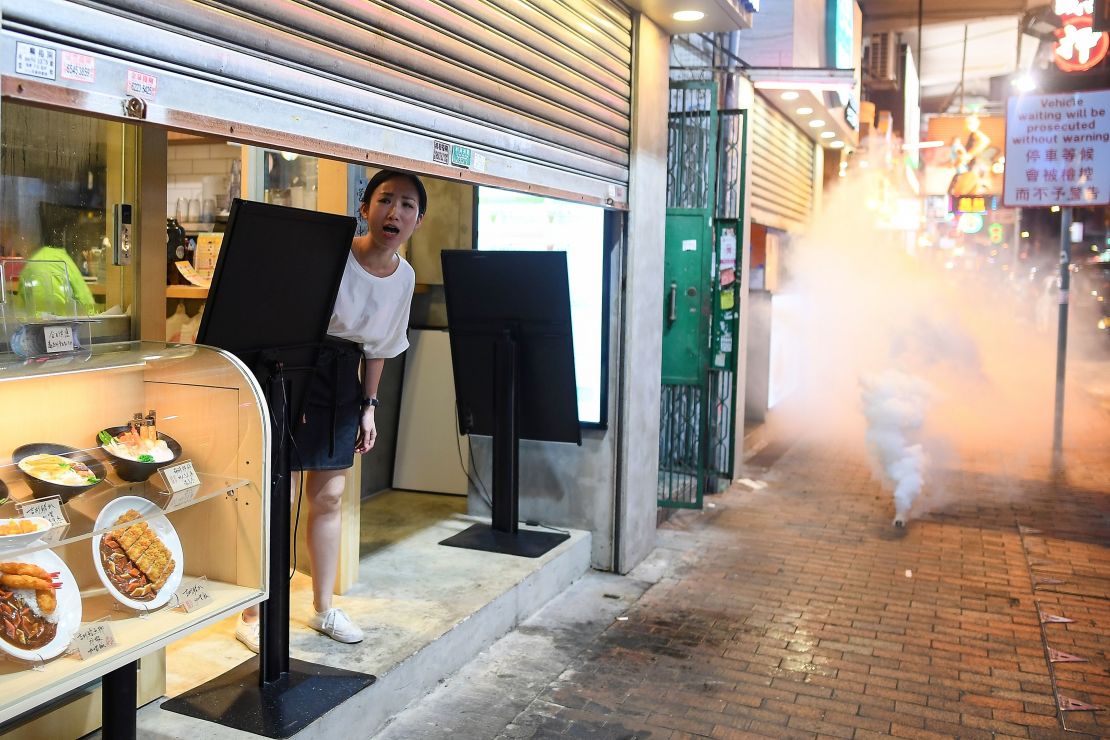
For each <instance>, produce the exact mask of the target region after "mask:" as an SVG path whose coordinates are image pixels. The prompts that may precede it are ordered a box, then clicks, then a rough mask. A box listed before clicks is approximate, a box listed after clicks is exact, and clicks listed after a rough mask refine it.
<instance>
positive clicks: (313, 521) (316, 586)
mask: <svg viewBox="0 0 1110 740" xmlns="http://www.w3.org/2000/svg"><path fill="white" fill-rule="evenodd" d="M307 475H308V478H307V482H306V485H305V492H306V493H307V495H308V557H309V560H310V562H311V563H312V603H313V606H315V607H316V611H317V612H322V611H326V610H327V609H329V608H330V607H331V595H332V591H333V590H334V589H335V574H336V571H337V570H338V568H339V531H340V527H339V521H340V517H339V514H340V505H341V502H342V500H343V490H344V489H345V488H346V487H347V471H346V470H314V471H312V472H311V473H308V474H307Z"/></svg>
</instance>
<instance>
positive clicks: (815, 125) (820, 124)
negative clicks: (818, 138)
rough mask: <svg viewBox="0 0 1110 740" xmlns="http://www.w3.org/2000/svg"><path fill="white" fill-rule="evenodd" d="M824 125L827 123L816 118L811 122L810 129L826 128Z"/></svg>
mask: <svg viewBox="0 0 1110 740" xmlns="http://www.w3.org/2000/svg"><path fill="white" fill-rule="evenodd" d="M824 125H825V122H824V121H822V120H821V119H820V118H814V119H813V120H812V121H810V122H809V127H810V128H822V127H824Z"/></svg>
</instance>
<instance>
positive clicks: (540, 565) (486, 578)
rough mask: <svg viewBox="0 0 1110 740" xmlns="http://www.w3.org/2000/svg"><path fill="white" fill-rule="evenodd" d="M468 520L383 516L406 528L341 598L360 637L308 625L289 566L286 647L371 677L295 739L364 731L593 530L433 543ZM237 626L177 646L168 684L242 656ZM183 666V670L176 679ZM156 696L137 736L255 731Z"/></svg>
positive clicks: (536, 590)
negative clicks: (521, 542) (401, 520)
mask: <svg viewBox="0 0 1110 740" xmlns="http://www.w3.org/2000/svg"><path fill="white" fill-rule="evenodd" d="M407 495H408V496H411V497H419V496H421V495H422V494H407ZM413 502H416V503H418V502H419V499H418V498H416V499H411V500H408V501H405V500H403V499H402V500H400V501H394V502H393V504H394V506H395V508H397V509H398V510H403V509H404V507H405V505H406V504H409V503H413ZM365 516H367V512H365V511H364V517H365ZM476 521H480V520H479V519H477V518H474V517H469V516H464V515H461V514H452V515H450V516H448V517H447V518H443V519H440V520H437V521H432V522H430V523H428V522H427V521H424V522H422V525H421V527H420V528H418V529H414V528H412V527H405V526H399V525H398V523H397V522H390V523H389V524H390V525H391V526H390V527H389V529H391V530H392V531H395V532H399V533H402V535H403V536H401V537H400V538H399V539H396V540H395V541H390V542H377V543H375V547H374V549H373V550H372V551H371V552H369V554H367V555H366V556H364V557H363V558H362V559H361V561H360V578H359V583H358V584H357V585H356V587H355V588H354V589H352V590H351V591H350V592H349V593H348V594H345V595H344V596H343V597H340V598H339V599H338V601H337V605H338V606H340V607H342V608H343V609H344V610H345V611H346V612H347V613H348V614H349V615H350V616H351V618H352V619H353V620H354V621H355V622H356V623H357V624H359V625H360V626H362V627H363V628H364V629H365V630H366V639H364V640H363V642H361V643H359V644H357V645H341V644H339V643H336V642H334V641H332V640H330V639H328V638H326V637H323V636H322V635H319V634H317V633H316V632H314V631H313V630H311V629H310V628H309V627H307V625H306V622H307V619H308V616H309V613H310V609H311V591H310V587H311V582H310V580H309V579H308V578H307V577H306V576H303V575H301V574H297V576H296V577H295V578H294V581H293V587H292V590H293V595H292V603H293V615H292V616H293V618H292V622H291V625H290V643H291V655H292V657H293V658H297V659H300V660H305V661H309V662H313V663H319V664H323V665H328V666H334V667H337V668H345V669H348V670H355V671H362V672H365V673H370V674H373V675H375V676H377V678H378V680H377V682H376V683H375V684H374V685H373V686H371V687H369V688H367V689H365V690H363V691H361V692H360V693H358V694H356V695H355V696H354V697H352V698H351V699H349V700H348V701H346V702H344V703H342V704H340V705H339V706H337V707H335V708H334V709H332V710H331V711H329V712H328V713H327V714H325V715H324V716H323V717H321V718H320V719H319V720H317V721H316V722H314V723H313V724H311V725H310V726H309V727H307V728H306V729H304V730H303V731H301V732H300V733H298V734H297V735H296V736H295V737H297V738H301V739H303V740H309V739H311V738H324V737H336V736H349V735H350V734H351V732H352V731H353V730H356V729H357V736H358V737H368V736H370V735H371V734H373V733H374V732H376V731H377V730H378V729H379V728H380V727H381V726H383V725H384V724H385V723H386V722H387V721H388V720H389V719H390V718H391V717H392V716H393V715H395V714H396V713H398V712H399V711H401V710H402V709H404V708H405V707H406V706H408V705H410V704H411V703H413V702H414V701H416V700H418V699H420V698H421V697H423V696H424V695H425V694H426V693H428V692H429V691H430V690H432V689H433V688H434V687H435V686H436V685H437V684H438V683H439V682H440V681H442V680H443V679H445V678H447V677H448V676H450V675H451V674H452V673H454V672H455V671H457V670H458V669H459V668H460V667H462V666H463V665H465V664H466V663H467V661H469V660H471V659H472V658H473V657H474V656H476V655H477V654H478V653H480V652H481V651H482V650H484V649H485V648H486V647H488V646H489V645H491V644H492V643H493V642H495V641H496V640H497V639H498V638H500V637H501V636H502V635H504V634H506V633H508V632H509V631H510V630H512V629H513V628H514V627H516V626H517V625H518V624H520V623H521V622H522V621H523V620H525V619H526V618H528V617H529V616H530V615H532V614H533V613H535V612H536V611H538V610H539V609H540V608H541V607H542V606H543V605H544V604H546V603H547V602H548V601H549V600H551V599H552V598H553V597H555V596H556V595H558V594H559V593H561V592H562V591H564V590H565V589H567V588H568V587H569V586H570V585H571V584H572V583H574V582H575V581H576V580H577V579H578V578H580V577H581V576H582V574H584V573H585V572H587V570H588V569H589V566H590V534H589V533H588V532H583V531H577V530H570V535H571V536H570V538H569V539H568V540H566V541H565V542H563V543H562V544H560V545H559V546H558V547H556V548H555V549H554V550H552V551H550V552H548V553H547V554H545V555H543V556H542V557H539V558H523V557H514V556H510V555H501V554H496V553H487V552H479V551H473V550H463V549H458V548H453V547H443V546H440V545H439V544H438V543H439V541H440V540H443V539H445V538H447V537H450V536H451V535H453V534H456V533H457V532H460V531H462V530H463V529H466V528H467V527H469V526H470V525H471V524H472V523H474V522H476ZM539 531H544V530H539ZM234 629H235V624H234V620H227V621H225V622H223V623H221V624H219V625H216V626H215V627H212V628H210V629H208V630H204V631H202V632H201V633H197V634H196V635H193V636H190V637H188V638H186V639H185V640H183V641H181V642H180V643H177V644H175V646H174V647H173V648H172V649H171V650H170V655H169V658H168V662H169V671H170V674H171V680H170V681H169V688H168V691H167V693H170V694H171V695H172V694H176V693H179V692H180V691H183V690H185V689H187V688H191V687H192V686H195V685H198V684H200V683H203V682H204V681H206V680H208V679H210V678H213V677H215V676H216V675H219V674H220V673H221V672H222V671H224V670H227V669H229V668H231V667H232V666H234V665H236V664H237V663H239V662H241V661H242V660H243V659H246V658H247V657H249V654H248V653H247V652H246V650H245V648H242V647H241V646H240V645H239V644H238V643H237V642H236V641H235V639H234ZM186 672H188V678H185V679H183V678H181V677H182V676H183V675H186ZM175 678H176V680H175ZM158 704H159V703H155V704H151V705H148V706H146V707H144V708H143V709H141V710H140V712H139V735H140V736H142V737H158V738H196V737H206V738H217V739H222V738H247V737H254V736H253V735H250V734H248V733H244V732H241V731H238V730H232V729H229V728H225V727H222V726H220V725H215V724H211V723H208V722H204V721H202V720H196V719H192V718H189V717H185V716H183V715H179V714H175V713H172V712H168V711H164V710H162V709H161V708H160V706H159V705H158Z"/></svg>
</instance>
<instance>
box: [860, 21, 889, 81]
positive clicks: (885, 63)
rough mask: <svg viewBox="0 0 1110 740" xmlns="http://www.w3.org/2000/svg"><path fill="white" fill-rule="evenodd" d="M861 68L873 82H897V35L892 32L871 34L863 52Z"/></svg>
mask: <svg viewBox="0 0 1110 740" xmlns="http://www.w3.org/2000/svg"><path fill="white" fill-rule="evenodd" d="M863 68H864V69H865V70H867V74H868V75H869V76H870V77H871V79H872V80H874V81H877V82H895V81H897V79H898V35H897V34H896V33H895V32H894V31H885V32H883V33H873V34H871V38H870V39H869V40H868V43H867V47H866V48H865V49H864V50H863Z"/></svg>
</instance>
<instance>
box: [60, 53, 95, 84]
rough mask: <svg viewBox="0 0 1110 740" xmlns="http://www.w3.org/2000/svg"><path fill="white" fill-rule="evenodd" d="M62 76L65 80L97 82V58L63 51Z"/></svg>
mask: <svg viewBox="0 0 1110 740" xmlns="http://www.w3.org/2000/svg"><path fill="white" fill-rule="evenodd" d="M61 74H62V79H64V80H73V81H74V82H89V83H92V82H96V58H95V57H92V56H89V55H88V54H78V53H77V52H75V51H63V52H62V72H61Z"/></svg>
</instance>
